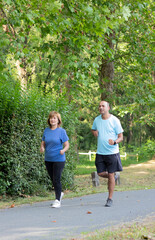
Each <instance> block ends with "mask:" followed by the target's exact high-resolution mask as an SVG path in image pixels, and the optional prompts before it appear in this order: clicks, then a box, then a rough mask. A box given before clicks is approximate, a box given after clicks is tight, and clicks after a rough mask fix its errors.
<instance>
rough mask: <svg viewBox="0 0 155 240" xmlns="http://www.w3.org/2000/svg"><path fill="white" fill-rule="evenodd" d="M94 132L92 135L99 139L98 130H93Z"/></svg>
mask: <svg viewBox="0 0 155 240" xmlns="http://www.w3.org/2000/svg"><path fill="white" fill-rule="evenodd" d="M91 131H92V134H93V135H94V136H95V137H98V131H97V130H93V129H92V130H91Z"/></svg>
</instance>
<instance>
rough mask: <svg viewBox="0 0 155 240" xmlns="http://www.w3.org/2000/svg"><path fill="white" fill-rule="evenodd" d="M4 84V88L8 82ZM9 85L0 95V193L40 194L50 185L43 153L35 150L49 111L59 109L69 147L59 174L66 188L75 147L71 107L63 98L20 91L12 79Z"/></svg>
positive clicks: (71, 183) (72, 172) (69, 181)
mask: <svg viewBox="0 0 155 240" xmlns="http://www.w3.org/2000/svg"><path fill="white" fill-rule="evenodd" d="M5 85H6V87H8V85H10V83H5ZM11 86H12V89H11V90H10V89H9V88H8V91H6V90H5V91H6V94H0V100H1V101H0V109H1V113H2V114H1V115H0V122H1V128H0V156H1V157H0V194H1V195H2V194H10V195H22V194H41V193H42V192H44V191H45V190H46V189H49V188H51V181H50V180H49V177H48V176H47V172H46V170H45V165H44V154H40V152H39V148H40V143H41V137H42V134H43V131H44V128H45V127H46V126H47V117H48V114H49V112H50V111H51V110H57V111H60V112H61V115H62V120H63V122H64V125H63V127H64V128H65V129H66V130H67V133H68V135H69V138H70V146H71V147H70V150H69V152H68V153H67V154H66V155H67V163H66V167H65V170H64V174H63V188H70V187H71V186H72V185H73V178H74V171H73V170H74V159H75V158H74V153H75V150H74V149H75V148H74V142H72V139H73V138H72V135H73V133H74V122H76V121H73V119H72V117H71V116H73V114H71V111H72V106H71V105H69V106H68V105H67V103H65V102H64V101H63V104H60V102H59V101H58V100H57V101H56V100H54V99H52V100H51V97H49V96H48V97H44V96H42V95H41V94H40V93H39V92H37V90H35V91H33V90H31V91H27V92H26V93H23V92H21V90H20V88H19V86H18V87H17V86H16V87H14V88H13V86H15V85H14V83H13V82H12V84H11ZM3 89H4V85H3V84H1V85H0V91H1V93H3ZM6 89H7V88H6ZM60 105H61V107H60ZM62 105H63V108H62ZM74 119H75V115H74ZM68 120H69V121H68ZM70 123H72V124H71V125H70Z"/></svg>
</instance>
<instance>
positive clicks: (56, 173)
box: [45, 161, 65, 201]
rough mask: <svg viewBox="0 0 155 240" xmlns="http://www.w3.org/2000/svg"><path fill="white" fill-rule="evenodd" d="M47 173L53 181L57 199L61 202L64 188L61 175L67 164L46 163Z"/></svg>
mask: <svg viewBox="0 0 155 240" xmlns="http://www.w3.org/2000/svg"><path fill="white" fill-rule="evenodd" d="M45 165H46V169H47V172H48V174H49V176H50V178H51V180H52V183H53V187H54V190H55V197H56V199H57V200H59V201H60V196H61V191H62V186H61V181H60V180H61V174H62V170H63V168H64V166H65V162H47V161H45Z"/></svg>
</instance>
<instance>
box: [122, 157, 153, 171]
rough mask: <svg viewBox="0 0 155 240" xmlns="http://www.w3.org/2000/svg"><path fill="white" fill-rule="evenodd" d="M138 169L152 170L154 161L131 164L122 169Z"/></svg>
mask: <svg viewBox="0 0 155 240" xmlns="http://www.w3.org/2000/svg"><path fill="white" fill-rule="evenodd" d="M139 167H141V168H150V167H151V169H153V168H155V160H154V159H153V160H150V161H148V162H144V163H137V164H132V165H130V166H128V167H124V169H129V168H139Z"/></svg>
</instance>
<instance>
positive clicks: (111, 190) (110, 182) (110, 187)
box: [108, 173, 115, 199]
mask: <svg viewBox="0 0 155 240" xmlns="http://www.w3.org/2000/svg"><path fill="white" fill-rule="evenodd" d="M114 188H115V177H114V173H108V190H109V197H108V198H109V199H112V196H113V193H114Z"/></svg>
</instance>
